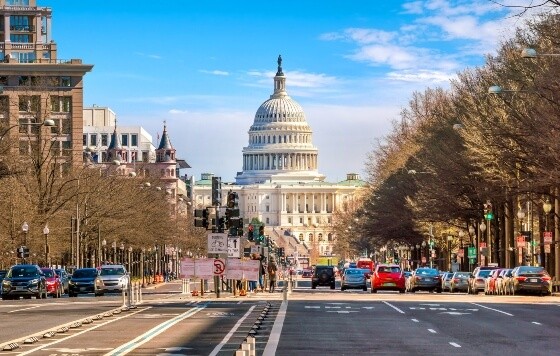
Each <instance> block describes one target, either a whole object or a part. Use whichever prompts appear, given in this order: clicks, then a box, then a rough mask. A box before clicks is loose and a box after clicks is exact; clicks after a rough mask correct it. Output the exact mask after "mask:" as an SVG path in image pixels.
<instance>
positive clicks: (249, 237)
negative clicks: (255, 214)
mask: <svg viewBox="0 0 560 356" xmlns="http://www.w3.org/2000/svg"><path fill="white" fill-rule="evenodd" d="M254 229H255V227H254V226H253V225H252V224H249V226H248V227H247V240H249V241H253V238H254V237H253V230H254Z"/></svg>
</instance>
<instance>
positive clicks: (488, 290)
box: [484, 268, 505, 295]
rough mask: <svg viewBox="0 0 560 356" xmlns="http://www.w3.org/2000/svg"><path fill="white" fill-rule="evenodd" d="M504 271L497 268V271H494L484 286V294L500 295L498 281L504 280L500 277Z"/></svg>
mask: <svg viewBox="0 0 560 356" xmlns="http://www.w3.org/2000/svg"><path fill="white" fill-rule="evenodd" d="M503 270H505V268H497V269H495V270H492V272H490V274H489V275H488V277H486V280H485V284H484V294H486V295H488V294H492V295H494V294H498V288H497V285H498V283H499V282H498V280H499V279H501V278H502V277H501V276H500V275H501V273H502V271H503Z"/></svg>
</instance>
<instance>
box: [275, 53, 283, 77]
mask: <svg viewBox="0 0 560 356" xmlns="http://www.w3.org/2000/svg"><path fill="white" fill-rule="evenodd" d="M276 75H284V73H282V55H281V54H279V55H278V72H276Z"/></svg>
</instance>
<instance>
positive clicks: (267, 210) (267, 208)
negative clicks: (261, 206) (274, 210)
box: [266, 205, 270, 213]
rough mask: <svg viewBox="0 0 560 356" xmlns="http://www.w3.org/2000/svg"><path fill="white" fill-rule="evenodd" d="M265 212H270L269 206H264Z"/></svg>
mask: <svg viewBox="0 0 560 356" xmlns="http://www.w3.org/2000/svg"><path fill="white" fill-rule="evenodd" d="M266 212H267V213H268V212H270V206H268V205H267V206H266Z"/></svg>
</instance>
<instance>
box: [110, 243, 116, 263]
mask: <svg viewBox="0 0 560 356" xmlns="http://www.w3.org/2000/svg"><path fill="white" fill-rule="evenodd" d="M111 247H112V248H113V261H112V262H113V263H117V241H113V242H112V243H111Z"/></svg>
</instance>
